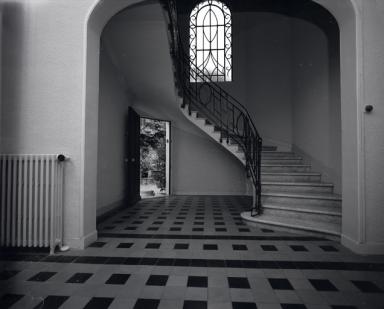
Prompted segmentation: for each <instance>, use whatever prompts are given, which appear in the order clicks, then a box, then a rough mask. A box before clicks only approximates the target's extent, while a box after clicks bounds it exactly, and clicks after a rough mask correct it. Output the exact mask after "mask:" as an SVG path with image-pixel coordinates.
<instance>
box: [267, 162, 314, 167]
mask: <svg viewBox="0 0 384 309" xmlns="http://www.w3.org/2000/svg"><path fill="white" fill-rule="evenodd" d="M261 166H305V167H310V166H311V165H310V164H286V163H273V164H270V163H261Z"/></svg>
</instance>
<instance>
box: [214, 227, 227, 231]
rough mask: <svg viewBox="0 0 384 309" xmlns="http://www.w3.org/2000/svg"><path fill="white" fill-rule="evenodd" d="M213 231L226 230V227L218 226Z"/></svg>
mask: <svg viewBox="0 0 384 309" xmlns="http://www.w3.org/2000/svg"><path fill="white" fill-rule="evenodd" d="M215 231H216V232H227V229H226V228H224V227H218V228H215Z"/></svg>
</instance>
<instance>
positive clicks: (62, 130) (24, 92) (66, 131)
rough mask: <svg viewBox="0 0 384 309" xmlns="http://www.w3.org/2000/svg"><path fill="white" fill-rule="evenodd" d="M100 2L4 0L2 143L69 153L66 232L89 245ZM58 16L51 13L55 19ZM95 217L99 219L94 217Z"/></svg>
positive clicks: (69, 239) (75, 242) (8, 149)
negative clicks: (90, 64) (87, 180)
mask: <svg viewBox="0 0 384 309" xmlns="http://www.w3.org/2000/svg"><path fill="white" fill-rule="evenodd" d="M94 2H96V0H84V1H61V0H58V1H25V0H12V1H8V0H3V1H1V5H2V6H3V17H4V19H3V41H2V48H3V65H2V89H3V91H2V113H1V147H2V151H3V152H5V153H24V154H25V153H35V154H38V153H54V154H58V153H64V154H65V155H67V156H69V157H70V161H68V162H66V168H65V179H66V181H65V186H64V188H65V189H64V221H65V222H64V226H65V229H64V234H65V239H66V243H67V244H70V245H71V246H73V247H81V246H82V245H83V243H84V241H85V238H86V237H87V236H86V235H90V234H92V233H93V232H94V231H95V223H94V224H93V226H91V225H90V226H88V227H87V228H85V227H84V224H83V199H82V196H83V190H82V188H83V187H82V168H83V156H82V150H83V119H84V118H83V117H84V113H83V111H84V93H85V89H84V80H85V72H84V68H85V62H84V61H85V39H86V33H85V31H82V29H83V30H85V29H86V22H87V20H86V16H87V12H88V11H89V9H90V7H91V5H92V4H93V3H94ZM48 17H51V18H48ZM94 220H95V219H94ZM93 235H95V234H93Z"/></svg>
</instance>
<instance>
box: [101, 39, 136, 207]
mask: <svg viewBox="0 0 384 309" xmlns="http://www.w3.org/2000/svg"><path fill="white" fill-rule="evenodd" d="M131 100H132V98H131V96H130V95H129V93H128V92H127V91H126V88H125V80H124V79H123V76H121V73H120V72H119V70H118V69H117V68H116V66H115V64H114V63H113V60H112V59H111V56H110V55H109V54H108V50H107V49H106V48H105V47H103V45H102V46H101V52H100V87H99V130H98V131H99V138H98V169H97V215H100V214H103V213H105V212H106V211H108V210H111V209H112V208H114V207H117V206H121V203H122V201H123V199H124V192H125V166H124V157H125V142H126V135H125V133H126V126H127V123H126V121H127V112H128V106H129V105H130V103H131Z"/></svg>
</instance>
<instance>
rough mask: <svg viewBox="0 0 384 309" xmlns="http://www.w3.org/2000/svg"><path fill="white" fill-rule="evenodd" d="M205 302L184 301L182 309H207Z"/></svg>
mask: <svg viewBox="0 0 384 309" xmlns="http://www.w3.org/2000/svg"><path fill="white" fill-rule="evenodd" d="M207 307H208V305H207V302H206V301H202V300H185V301H184V305H183V309H207Z"/></svg>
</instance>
